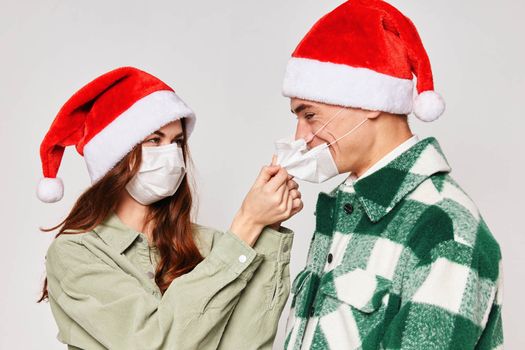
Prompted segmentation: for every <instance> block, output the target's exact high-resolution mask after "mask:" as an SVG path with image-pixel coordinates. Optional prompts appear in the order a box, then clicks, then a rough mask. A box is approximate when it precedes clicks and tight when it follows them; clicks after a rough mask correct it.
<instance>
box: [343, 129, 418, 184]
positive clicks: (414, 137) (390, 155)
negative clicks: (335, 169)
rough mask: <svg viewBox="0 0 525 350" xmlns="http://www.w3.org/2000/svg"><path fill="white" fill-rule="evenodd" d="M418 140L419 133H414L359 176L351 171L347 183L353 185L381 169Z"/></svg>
mask: <svg viewBox="0 0 525 350" xmlns="http://www.w3.org/2000/svg"><path fill="white" fill-rule="evenodd" d="M418 142H419V137H418V136H417V135H412V137H410V138H409V139H408V140H406V141H404V142H403V143H402V144H400V145H399V146H397V147H396V148H394V149H393V150H392V151H390V152H389V153H387V154H386V155H385V156H384V157H383V158H381V159H380V160H379V161H378V162H376V163H375V164H374V165H372V166H371V167H370V168H369V169H368V170H367V171H365V172H364V173H363V175H361V176H360V177H359V178H358V177H357V176H356V175H355V174H352V173H350V175H349V176H348V178H347V179H346V181H345V183H346V184H350V185H351V184H354V183H355V182H356V181H357V180H361V179H363V178H364V177H367V176H368V175H370V174H373V173H375V172H376V171H377V170H379V169H381V168H382V167H384V166H385V165H387V164H388V163H390V162H391V161H393V160H394V159H396V158H397V157H398V156H400V155H401V154H402V153H403V152H405V151H406V150H408V149H409V148H410V147H412V146H414V145H415V144H416V143H418Z"/></svg>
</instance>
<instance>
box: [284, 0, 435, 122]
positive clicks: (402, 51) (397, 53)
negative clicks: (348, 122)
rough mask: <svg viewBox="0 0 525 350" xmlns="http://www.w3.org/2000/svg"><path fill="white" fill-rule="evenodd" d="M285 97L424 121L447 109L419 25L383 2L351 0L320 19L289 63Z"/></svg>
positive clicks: (376, 0) (377, 0) (432, 118)
mask: <svg viewBox="0 0 525 350" xmlns="http://www.w3.org/2000/svg"><path fill="white" fill-rule="evenodd" d="M413 75H415V76H416V77H417V86H416V87H417V93H418V94H417V97H416V98H415V100H414V83H413V81H412V77H413ZM283 95H284V96H287V97H297V98H301V99H305V100H310V101H317V102H322V103H327V104H334V105H340V106H347V107H356V108H363V109H367V110H376V111H385V112H390V113H395V114H409V113H411V112H414V114H415V115H416V116H417V117H418V118H419V119H421V120H423V121H433V120H435V119H437V118H438V117H439V116H440V115H441V114H442V113H443V111H444V110H445V103H444V101H443V99H442V98H441V96H440V95H439V94H437V93H436V92H434V83H433V80H432V70H431V68H430V61H429V59H428V56H427V53H426V51H425V48H424V47H423V44H422V42H421V38H420V37H419V34H418V33H417V30H416V28H415V26H414V24H413V23H412V22H411V21H410V19H408V18H407V17H405V16H404V15H403V14H402V13H401V12H399V11H398V10H397V9H396V8H394V7H393V6H391V5H389V4H387V3H386V2H384V1H380V0H349V1H347V2H345V3H343V4H342V5H340V6H339V7H337V8H336V9H335V10H333V11H332V12H330V13H328V14H327V15H325V16H324V17H322V18H321V19H320V20H319V21H318V22H317V23H315V24H314V26H313V27H312V28H311V29H310V31H309V32H308V33H307V34H306V36H305V37H304V38H303V39H302V40H301V42H300V43H299V45H298V46H297V48H296V49H295V51H294V52H293V54H292V58H291V59H290V60H289V62H288V65H287V67H286V73H285V78H284V84H283Z"/></svg>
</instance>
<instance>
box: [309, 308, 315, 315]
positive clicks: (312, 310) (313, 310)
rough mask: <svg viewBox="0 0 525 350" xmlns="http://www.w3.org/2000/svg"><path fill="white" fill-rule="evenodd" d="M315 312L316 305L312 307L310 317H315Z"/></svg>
mask: <svg viewBox="0 0 525 350" xmlns="http://www.w3.org/2000/svg"><path fill="white" fill-rule="evenodd" d="M314 312H315V309H314V307H313V306H312V307H311V308H310V317H313V315H314Z"/></svg>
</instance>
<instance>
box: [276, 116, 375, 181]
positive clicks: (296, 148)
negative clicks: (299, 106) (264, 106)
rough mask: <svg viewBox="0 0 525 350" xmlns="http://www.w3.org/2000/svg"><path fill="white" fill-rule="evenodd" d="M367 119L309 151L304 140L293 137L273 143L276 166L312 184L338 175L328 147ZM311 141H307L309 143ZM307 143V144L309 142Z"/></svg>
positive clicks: (321, 128) (322, 127)
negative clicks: (334, 138) (329, 141)
mask: <svg viewBox="0 0 525 350" xmlns="http://www.w3.org/2000/svg"><path fill="white" fill-rule="evenodd" d="M344 109H345V108H341V109H340V110H339V111H337V112H336V113H335V114H334V115H333V116H332V118H330V120H328V122H326V123H325V124H324V125H323V126H321V127H320V128H319V129H318V130H317V131H316V132H315V133H314V134H313V136H312V138H311V139H313V137H315V135H317V134H318V133H319V132H320V131H321V130H323V129H324V128H325V127H326V126H327V125H328V124H330V123H331V122H332V121H333V120H334V119H335V118H336V117H337V116H338V115H339V114H340V113H341V112H342V111H343V110H344ZM367 121H368V118H366V119H364V120H363V121H361V122H360V123H359V124H357V125H356V126H355V127H354V128H353V129H352V130H350V131H348V132H347V133H346V134H344V135H343V136H341V137H339V138H337V139H336V140H335V141H333V142H331V143H329V144H327V143H323V144H321V145H318V146H316V147H314V148H312V149H310V150H308V147H307V141H306V140H305V139H297V140H294V138H293V137H289V138H286V139H282V140H279V141H276V142H275V149H276V154H277V164H279V165H281V166H282V167H283V168H285V169H286V170H287V171H288V174H290V175H292V176H293V177H295V178H297V179H300V180H303V181H307V182H313V183H321V182H324V181H327V180H328V179H331V178H333V177H334V176H336V175H338V174H339V170H338V169H337V165H336V164H335V160H334V158H333V157H332V153H331V152H330V149H329V147H330V146H331V145H333V144H335V143H336V142H338V141H339V140H341V139H342V138H343V137H346V136H348V135H350V134H351V133H353V132H354V131H356V130H357V129H358V128H359V127H361V126H362V125H363V124H364V123H365V122H367ZM311 139H310V140H309V141H311ZM309 141H308V142H309Z"/></svg>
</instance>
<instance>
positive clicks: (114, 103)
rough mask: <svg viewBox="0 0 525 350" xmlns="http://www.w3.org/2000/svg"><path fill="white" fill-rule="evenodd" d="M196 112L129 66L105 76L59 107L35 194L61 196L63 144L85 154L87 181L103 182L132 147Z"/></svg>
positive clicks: (190, 123) (189, 125)
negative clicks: (165, 126)
mask: <svg viewBox="0 0 525 350" xmlns="http://www.w3.org/2000/svg"><path fill="white" fill-rule="evenodd" d="M182 118H187V119H186V124H185V125H186V132H187V134H188V135H190V134H191V132H192V130H193V128H194V125H195V114H194V113H193V111H192V110H191V109H190V108H189V107H188V106H187V105H186V104H185V103H184V101H182V100H181V99H180V98H179V97H178V96H177V94H175V92H174V91H173V89H172V88H170V87H169V86H168V85H166V84H165V83H163V82H162V81H161V80H159V79H158V78H156V77H154V76H153V75H151V74H148V73H146V72H143V71H141V70H139V69H137V68H133V67H122V68H117V69H115V70H113V71H111V72H108V73H106V74H104V75H102V76H100V77H98V78H96V79H95V80H93V81H92V82H90V83H89V84H87V85H86V86H84V87H83V88H81V89H80V90H79V91H78V92H77V93H75V94H74V95H73V96H72V97H71V98H70V99H69V100H68V101H67V102H66V103H65V104H64V106H63V107H62V108H61V109H60V111H59V112H58V114H57V116H56V117H55V120H54V121H53V124H51V127H50V129H49V131H48V132H47V134H46V136H45V137H44V140H43V141H42V144H41V146H40V158H41V160H42V170H43V173H44V178H42V179H41V180H40V183H39V184H38V189H37V196H38V198H39V199H40V200H42V201H43V202H47V203H52V202H57V201H59V200H60V199H61V198H62V196H63V194H64V186H63V183H62V180H61V179H59V178H57V173H58V168H59V167H60V162H61V160H62V155H63V154H64V149H65V147H67V146H72V145H75V147H76V149H77V151H78V153H79V154H80V155H82V156H84V159H85V161H86V164H87V168H88V171H89V175H90V177H91V181H92V182H93V183H94V182H96V181H97V180H99V179H100V178H102V177H103V176H104V175H105V174H106V173H107V172H108V171H109V170H110V169H111V168H113V167H114V166H115V165H116V164H117V163H118V162H119V161H120V160H121V159H122V158H124V157H125V156H126V154H128V153H129V152H130V151H131V150H132V149H133V147H134V146H135V145H137V144H139V143H140V142H141V141H142V140H144V138H146V137H147V136H148V135H149V134H151V133H153V132H154V131H156V130H158V129H159V128H161V127H162V126H164V125H166V124H168V123H170V122H172V121H174V120H178V119H182Z"/></svg>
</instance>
